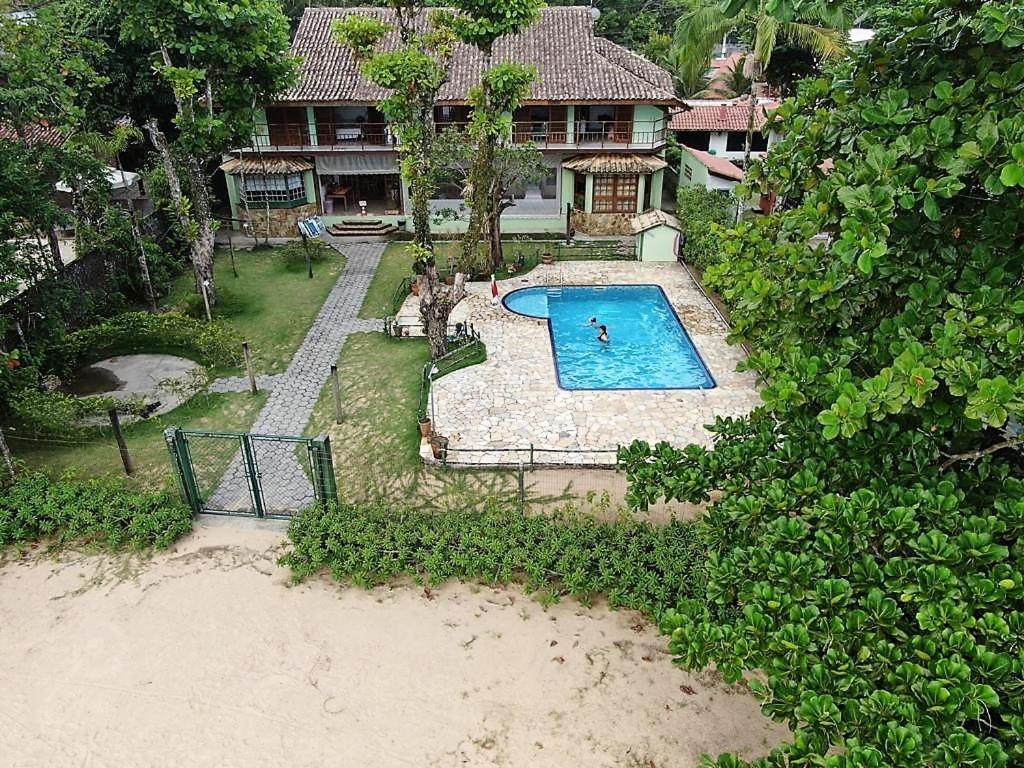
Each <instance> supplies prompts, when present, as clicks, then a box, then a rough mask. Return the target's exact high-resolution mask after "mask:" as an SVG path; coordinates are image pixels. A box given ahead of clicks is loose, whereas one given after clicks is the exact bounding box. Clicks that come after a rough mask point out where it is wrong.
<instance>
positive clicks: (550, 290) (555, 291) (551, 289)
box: [545, 270, 565, 299]
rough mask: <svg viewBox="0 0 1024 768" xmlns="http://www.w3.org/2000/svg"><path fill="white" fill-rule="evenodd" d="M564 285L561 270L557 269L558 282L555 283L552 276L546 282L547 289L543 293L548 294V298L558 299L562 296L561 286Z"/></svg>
mask: <svg viewBox="0 0 1024 768" xmlns="http://www.w3.org/2000/svg"><path fill="white" fill-rule="evenodd" d="M564 286H565V276H564V275H563V274H562V271H561V270H559V271H558V282H557V283H555V282H554V279H553V278H552V281H551V282H550V283H548V285H547V290H546V291H545V293H546V294H547V295H548V297H549V298H554V299H560V298H562V288H563V287H564Z"/></svg>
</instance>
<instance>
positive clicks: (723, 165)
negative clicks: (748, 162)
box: [679, 146, 743, 195]
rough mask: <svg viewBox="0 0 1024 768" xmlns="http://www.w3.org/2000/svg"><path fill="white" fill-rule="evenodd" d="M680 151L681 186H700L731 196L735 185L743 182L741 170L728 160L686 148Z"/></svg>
mask: <svg viewBox="0 0 1024 768" xmlns="http://www.w3.org/2000/svg"><path fill="white" fill-rule="evenodd" d="M682 150H683V152H682V163H681V167H680V170H679V184H680V185H681V186H684V187H693V186H700V187H704V188H706V189H710V190H714V191H716V192H721V193H722V194H724V195H731V194H732V193H733V190H735V188H736V185H737V184H739V183H740V182H741V181H743V169H742V168H740V167H739V166H738V165H736V164H735V163H733V162H732V161H731V160H729V159H728V158H726V157H719V156H718V155H712V154H711V153H709V152H703V151H701V150H699V149H694V148H692V147H687V146H683V148H682Z"/></svg>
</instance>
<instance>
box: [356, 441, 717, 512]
mask: <svg viewBox="0 0 1024 768" xmlns="http://www.w3.org/2000/svg"><path fill="white" fill-rule="evenodd" d="M531 453H532V454H533V457H534V462H533V463H532V464H531V463H530V461H529V458H530V454H531ZM615 454H616V452H615V451H614V450H606V451H566V450H563V449H542V448H538V447H534V448H533V449H532V450H531V449H530V448H522V449H507V450H504V451H498V450H495V449H490V448H488V449H481V450H471V449H461V450H455V449H452V450H451V451H450V452H449V459H450V460H449V461H443V460H441V459H437V460H434V461H432V462H430V463H424V464H421V465H420V466H419V467H418V468H416V469H414V470H411V471H410V469H409V468H408V467H400V466H395V465H394V464H389V463H388V462H385V461H373V462H368V463H367V464H366V465H361V466H360V467H359V468H358V471H355V470H354V468H352V471H350V468H349V467H347V466H345V465H344V464H341V465H339V467H338V490H339V496H340V498H341V499H342V500H343V501H346V502H354V503H365V504H379V505H384V506H387V507H389V508H392V509H394V510H396V511H401V510H403V509H409V510H417V511H421V512H430V513H444V512H478V511H482V510H485V509H515V510H517V511H520V512H522V513H524V514H569V515H585V516H588V517H592V518H596V519H599V520H606V521H612V520H616V519H619V518H620V517H622V516H632V517H640V518H643V519H648V520H650V521H651V522H667V521H668V520H670V519H671V518H673V517H677V518H692V517H695V516H696V515H697V514H698V512H699V510H698V509H697V508H696V507H694V506H692V505H689V504H682V503H675V502H673V503H664V502H662V503H659V504H657V505H651V506H645V505H640V504H634V503H633V500H632V499H631V498H630V495H629V479H628V477H627V475H626V472H625V471H624V470H623V469H622V468H621V467H619V466H618V465H617V464H616V463H615ZM562 461H566V462H569V463H559V462H562Z"/></svg>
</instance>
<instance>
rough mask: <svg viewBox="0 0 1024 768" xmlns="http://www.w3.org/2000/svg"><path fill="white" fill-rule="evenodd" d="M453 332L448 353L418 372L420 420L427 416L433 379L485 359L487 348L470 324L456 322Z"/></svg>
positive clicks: (418, 412)
mask: <svg viewBox="0 0 1024 768" xmlns="http://www.w3.org/2000/svg"><path fill="white" fill-rule="evenodd" d="M455 334H456V335H455V336H454V337H452V336H450V338H452V339H453V340H452V341H451V342H450V343H451V344H452V345H453V348H450V349H449V351H448V354H447V355H443V356H442V357H439V358H437V359H436V360H433V361H431V362H429V363H427V364H425V365H424V366H423V370H422V371H421V372H420V395H419V405H418V406H417V409H416V417H417V419H418V420H420V421H423V420H424V419H425V418H427V416H428V405H429V398H430V387H431V384H432V383H433V382H434V381H436V380H437V379H439V378H441V377H442V376H446V375H448V374H449V373H453V372H454V371H457V370H459V369H460V368H466V367H467V366H470V365H476V364H477V363H482V362H483V361H484V360H486V359H487V348H486V347H485V346H484V343H483V341H482V340H481V339H480V334H479V333H477V332H476V331H475V330H474V329H473V326H472V325H469V326H466V325H463V324H462V323H458V324H456V327H455Z"/></svg>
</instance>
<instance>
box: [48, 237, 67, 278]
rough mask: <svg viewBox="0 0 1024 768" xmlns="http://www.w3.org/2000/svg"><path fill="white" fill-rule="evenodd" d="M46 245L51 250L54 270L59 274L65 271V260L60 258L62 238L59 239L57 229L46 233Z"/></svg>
mask: <svg viewBox="0 0 1024 768" xmlns="http://www.w3.org/2000/svg"><path fill="white" fill-rule="evenodd" d="M46 243H47V245H48V246H49V248H50V256H51V257H52V258H53V268H54V269H55V270H57V274H60V273H61V272H63V271H64V259H62V258H61V256H60V238H58V237H57V227H55V226H52V227H50V228H49V229H48V230H47V231H46Z"/></svg>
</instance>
